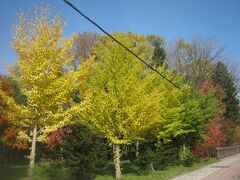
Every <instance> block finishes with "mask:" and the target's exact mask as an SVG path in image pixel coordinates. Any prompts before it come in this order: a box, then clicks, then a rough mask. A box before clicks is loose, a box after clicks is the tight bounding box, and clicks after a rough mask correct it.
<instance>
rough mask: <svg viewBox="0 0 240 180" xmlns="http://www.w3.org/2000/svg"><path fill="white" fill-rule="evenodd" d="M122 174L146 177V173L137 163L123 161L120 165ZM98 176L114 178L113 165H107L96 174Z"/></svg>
mask: <svg viewBox="0 0 240 180" xmlns="http://www.w3.org/2000/svg"><path fill="white" fill-rule="evenodd" d="M121 169H122V174H136V175H146V174H147V172H148V171H146V170H143V169H141V168H140V166H139V165H138V164H137V163H133V162H129V161H125V162H123V163H122V164H121ZM97 174H98V175H105V176H106V175H107V176H112V177H115V165H114V163H108V164H107V165H106V166H105V167H104V168H103V169H102V170H101V171H99V172H97Z"/></svg>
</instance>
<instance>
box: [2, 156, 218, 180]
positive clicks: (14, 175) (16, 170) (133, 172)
mask: <svg viewBox="0 0 240 180" xmlns="http://www.w3.org/2000/svg"><path fill="white" fill-rule="evenodd" d="M216 161H217V160H216V159H215V158H211V159H208V160H204V161H200V162H198V163H194V164H193V166H191V167H183V166H171V167H166V168H165V169H163V170H160V171H155V172H149V173H148V174H142V173H140V172H141V171H140V169H139V168H138V167H137V166H134V165H131V164H130V163H128V164H124V166H123V177H122V179H123V180H128V179H129V180H135V179H136V180H145V179H149V180H150V179H151V180H157V179H170V178H172V177H174V176H177V175H180V174H183V173H186V172H191V171H194V170H196V169H199V168H201V167H204V166H206V165H208V164H211V163H214V162H216ZM27 170H28V168H27V165H10V164H9V165H0V179H4V180H27V179H28V178H27ZM43 172H44V171H43V165H42V164H37V165H36V168H35V179H36V180H48V179H50V178H49V177H47V175H46V174H44V173H43ZM53 173H54V172H53ZM54 174H55V175H58V177H56V178H57V179H58V180H61V179H67V177H66V175H64V174H59V172H55V173H54ZM102 174H105V175H98V176H97V177H96V180H113V179H115V178H114V167H113V166H111V167H107V168H106V169H105V170H104V171H103V173H102Z"/></svg>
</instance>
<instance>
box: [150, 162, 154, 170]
mask: <svg viewBox="0 0 240 180" xmlns="http://www.w3.org/2000/svg"><path fill="white" fill-rule="evenodd" d="M150 168H151V170H152V171H153V172H154V171H155V169H154V167H153V163H151V164H150Z"/></svg>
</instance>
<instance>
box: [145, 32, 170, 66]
mask: <svg viewBox="0 0 240 180" xmlns="http://www.w3.org/2000/svg"><path fill="white" fill-rule="evenodd" d="M147 40H148V41H149V43H150V45H151V46H152V47H153V54H152V61H153V64H154V65H156V66H162V65H163V64H164V63H165V60H166V51H165V49H164V47H163V44H164V41H163V39H162V38H161V37H159V36H155V35H149V36H147Z"/></svg>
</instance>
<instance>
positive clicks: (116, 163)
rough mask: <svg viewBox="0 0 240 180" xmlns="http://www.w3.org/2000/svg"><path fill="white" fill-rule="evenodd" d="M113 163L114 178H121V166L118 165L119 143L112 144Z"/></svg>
mask: <svg viewBox="0 0 240 180" xmlns="http://www.w3.org/2000/svg"><path fill="white" fill-rule="evenodd" d="M114 151H115V152H114V163H115V169H116V179H121V176H122V173H121V166H120V145H119V144H115V145H114Z"/></svg>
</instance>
